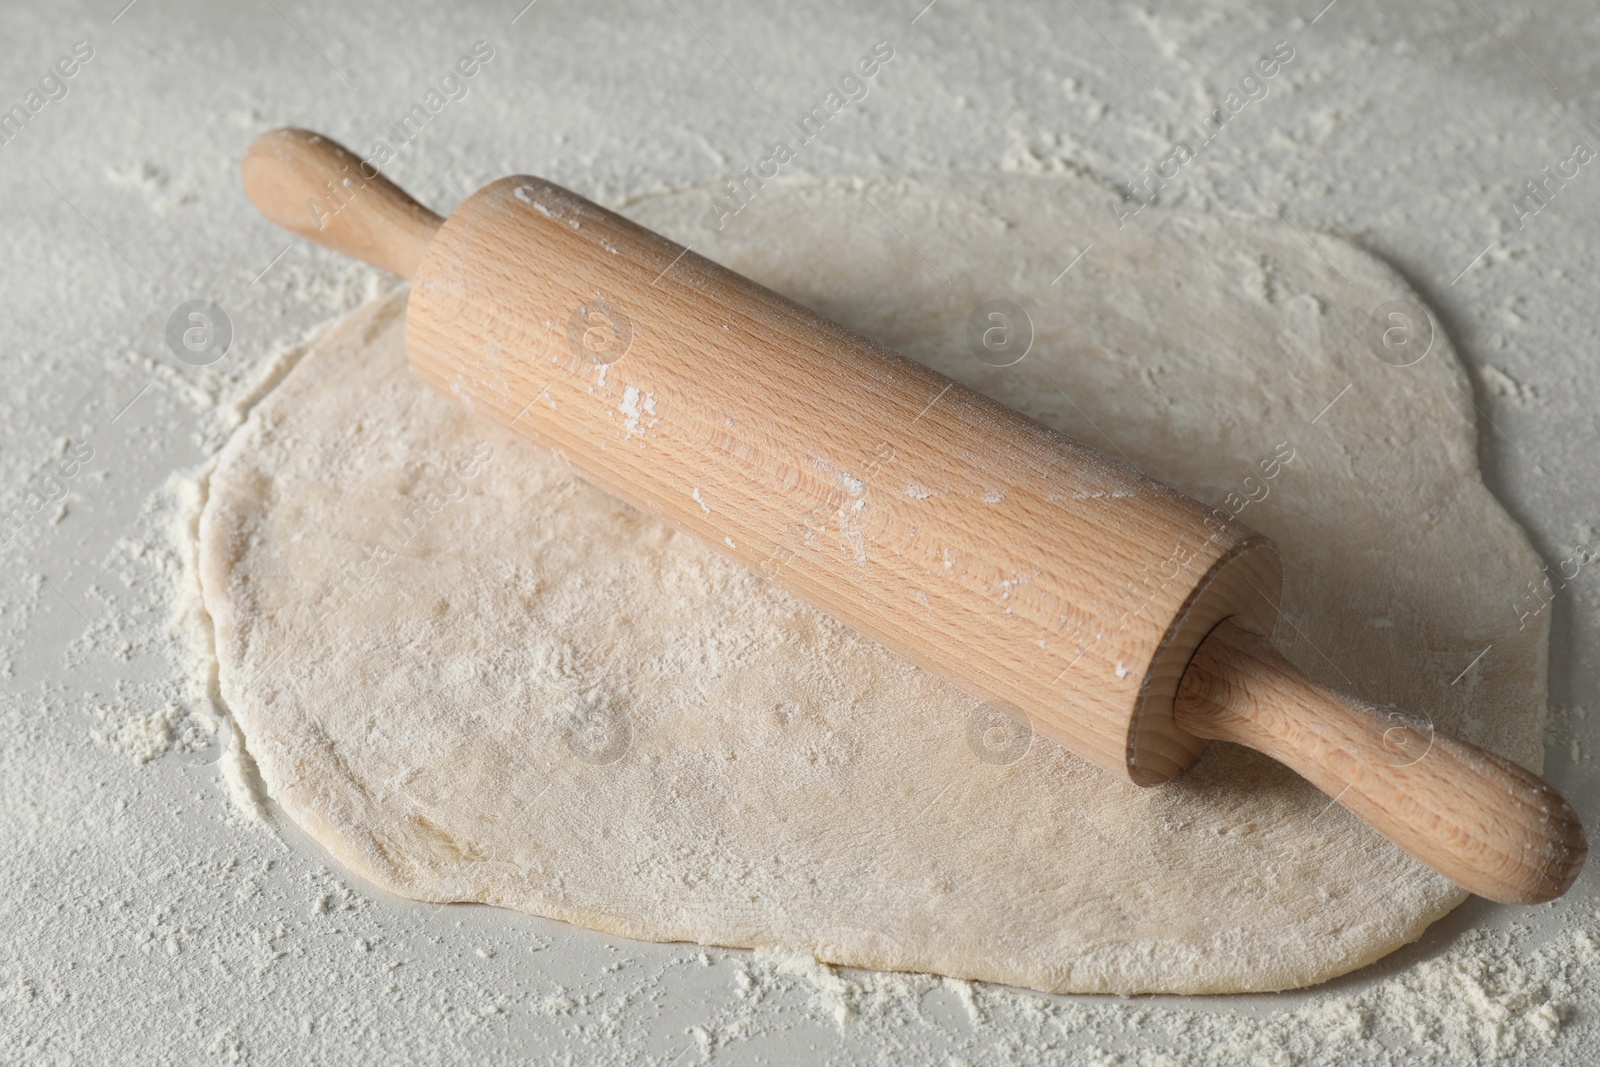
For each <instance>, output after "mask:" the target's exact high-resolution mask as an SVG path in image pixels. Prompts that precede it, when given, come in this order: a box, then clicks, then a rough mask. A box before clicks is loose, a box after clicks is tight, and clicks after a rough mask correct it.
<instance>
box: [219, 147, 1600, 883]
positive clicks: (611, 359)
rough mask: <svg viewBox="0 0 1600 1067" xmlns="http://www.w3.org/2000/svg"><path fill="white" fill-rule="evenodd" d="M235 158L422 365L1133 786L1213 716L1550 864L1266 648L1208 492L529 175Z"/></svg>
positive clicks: (1261, 581)
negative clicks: (355, 279) (1106, 451)
mask: <svg viewBox="0 0 1600 1067" xmlns="http://www.w3.org/2000/svg"><path fill="white" fill-rule="evenodd" d="M243 170H244V180H245V186H246V189H247V191H248V192H249V193H250V196H251V198H252V200H254V201H255V203H256V204H257V205H258V206H259V207H260V208H261V209H262V211H263V213H264V214H266V215H267V216H268V217H269V218H272V219H273V220H274V221H277V222H279V223H280V225H284V226H286V227H287V228H289V229H291V230H294V231H295V232H298V233H301V234H303V235H304V236H306V237H308V238H309V239H312V240H315V241H317V242H319V243H321V244H324V245H327V246H329V247H333V248H338V249H341V250H343V251H346V252H349V253H351V254H354V255H357V256H360V257H361V258H364V259H366V260H367V261H369V262H372V263H374V264H377V265H379V266H384V267H386V268H388V269H391V270H394V271H396V272H397V273H401V274H403V275H405V276H408V277H410V278H411V279H412V281H413V287H412V292H411V297H410V302H409V306H408V309H407V315H406V334H407V347H408V352H409V356H410V360H411V364H412V366H413V368H414V369H415V371H416V373H417V374H418V376H419V377H420V378H422V380H423V381H425V382H427V383H428V384H429V385H431V386H433V387H434V388H435V389H437V390H439V391H440V392H441V393H443V394H444V395H446V396H448V397H451V398H453V399H455V400H456V401H458V402H460V403H461V404H463V405H465V406H466V407H467V408H469V409H471V410H473V411H476V412H479V413H481V414H483V415H485V416H487V417H489V418H493V419H495V420H496V421H498V422H500V423H502V424H503V425H506V426H508V427H510V428H511V429H512V430H513V431H515V432H517V433H518V434H520V435H522V436H524V437H526V438H528V439H529V440H532V441H534V442H536V443H538V444H540V445H542V446H544V447H545V448H547V449H549V450H551V451H552V452H554V453H555V454H556V455H557V456H559V457H561V458H562V459H563V460H564V461H565V462H567V463H569V464H570V465H571V466H572V468H573V469H574V470H576V471H578V472H579V473H580V474H582V475H583V476H585V477H587V478H588V479H590V480H592V481H594V482H595V483H597V484H599V485H600V486H602V487H604V488H606V489H607V490H609V491H611V492H613V493H615V494H617V495H618V496H620V497H622V498H623V499H626V500H628V501H629V502H631V503H633V504H634V505H636V506H638V507H639V508H641V509H643V510H644V511H646V512H648V513H650V514H653V515H656V516H659V517H661V518H663V519H665V520H667V521H669V522H671V523H672V524H674V525H676V526H677V527H679V528H681V529H684V530H686V531H688V532H690V533H692V534H694V535H696V536H697V537H699V538H700V539H701V540H702V541H704V542H705V543H706V544H708V545H710V546H712V547H713V548H715V549H716V550H717V551H719V552H722V553H723V554H725V555H727V556H729V557H731V558H733V559H735V560H738V561H739V562H741V563H743V564H745V565H746V566H748V567H750V568H751V569H753V570H755V571H757V572H758V573H760V574H761V575H763V576H764V577H766V578H768V579H769V580H771V581H773V582H775V583H777V584H778V585H780V586H782V587H783V588H785V589H787V590H789V591H790V592H792V593H794V594H795V595H797V596H799V597H800V598H802V599H804V600H806V601H808V602H809V603H811V604H813V605H815V606H817V607H819V608H821V609H822V610H824V611H826V612H828V613H829V614H830V615H833V616H834V617H835V618H838V619H840V620H842V621H844V622H847V623H849V624H850V625H852V626H854V627H855V628H856V629H858V630H860V631H861V632H862V633H864V634H867V635H868V636H870V637H873V638H875V639H876V640H878V641H879V642H881V643H882V644H884V645H886V646H887V647H889V648H891V649H893V650H895V651H896V652H899V653H900V654H901V655H903V656H905V657H906V658H907V659H909V660H911V661H912V662H914V663H916V664H918V665H920V666H922V667H925V668H927V669H929V670H932V671H934V672H936V673H938V674H940V675H942V676H943V677H945V678H948V679H950V680H951V681H953V682H955V683H956V684H958V685H960V686H962V687H963V688H964V689H966V690H967V691H968V692H970V693H972V694H974V695H975V696H978V697H979V698H981V699H984V700H987V701H992V702H994V703H996V704H997V705H998V706H1000V707H1002V708H1004V709H1005V710H1007V711H1009V712H1011V713H1012V714H1017V715H1021V716H1025V717H1026V718H1027V719H1028V720H1029V721H1030V722H1031V724H1032V726H1033V728H1034V730H1035V731H1037V732H1038V733H1040V734H1042V735H1043V736H1045V737H1047V738H1049V739H1051V740H1054V741H1056V742H1058V743H1060V744H1062V745H1064V746H1066V747H1068V748H1070V749H1071V750H1073V751H1075V752H1077V753H1079V754H1080V755H1082V756H1084V757H1086V758H1088V759H1090V760H1092V761H1093V762H1095V763H1097V764H1098V765H1100V766H1101V767H1103V768H1105V769H1107V770H1109V771H1112V772H1113V773H1116V774H1118V775H1121V776H1123V777H1125V778H1127V779H1130V780H1132V781H1134V782H1136V783H1138V784H1140V785H1152V784H1155V783H1158V782H1162V781H1165V780H1167V779H1169V778H1171V777H1172V776H1173V775H1176V774H1178V773H1179V772H1181V771H1182V770H1183V769H1184V768H1186V767H1187V766H1188V765H1189V764H1190V763H1192V762H1193V761H1194V759H1195V758H1197V756H1198V755H1199V753H1200V751H1201V750H1202V749H1203V747H1204V746H1205V744H1206V743H1207V740H1208V739H1224V740H1232V741H1237V742H1240V743H1244V744H1249V745H1252V746H1253V747H1256V748H1260V749H1262V750H1263V751H1267V752H1269V754H1271V755H1273V756H1275V757H1276V758H1279V759H1281V760H1283V761H1284V762H1287V763H1289V764H1290V765H1291V766H1294V767H1295V768H1296V769H1297V770H1299V771H1300V772H1301V773H1302V774H1304V775H1306V776H1307V777H1308V778H1310V779H1311V780H1312V781H1314V782H1315V783H1316V784H1317V785H1318V786H1320V787H1321V788H1323V789H1325V790H1327V791H1328V792H1329V793H1330V794H1334V793H1339V794H1341V795H1343V794H1346V793H1348V794H1351V795H1350V796H1346V797H1345V800H1346V802H1347V804H1348V806H1350V807H1351V808H1352V810H1355V811H1357V812H1358V814H1360V815H1361V816H1362V817H1363V818H1365V819H1367V820H1368V821H1369V822H1371V823H1372V824H1373V825H1374V826H1376V827H1378V828H1379V829H1380V830H1381V831H1382V832H1384V833H1385V834H1387V835H1388V836H1389V837H1390V838H1391V839H1392V840H1395V841H1396V842H1397V843H1399V844H1400V845H1401V846H1402V847H1403V848H1406V849H1407V850H1408V851H1410V852H1411V853H1412V854H1413V855H1416V856H1418V857H1419V858H1421V859H1422V860H1423V861H1424V862H1427V863H1430V864H1432V865H1433V866H1434V867H1435V868H1437V869H1439V870H1441V871H1444V872H1445V873H1446V874H1448V875H1449V876H1450V877H1452V878H1455V879H1456V880H1457V881H1458V882H1460V883H1461V884H1463V885H1465V886H1467V887H1468V888H1470V889H1472V890H1473V891H1475V892H1480V893H1483V894H1484V895H1486V896H1491V897H1493V898H1494V899H1498V900H1515V901H1524V902H1527V901H1534V900H1546V899H1550V898H1551V897H1553V896H1557V895H1559V894H1560V893H1561V892H1563V891H1564V890H1565V889H1566V888H1567V886H1568V885H1570V884H1571V882H1572V880H1573V879H1574V878H1575V877H1576V876H1577V872H1578V870H1579V868H1580V867H1581V865H1582V862H1583V857H1584V852H1585V848H1584V841H1583V833H1582V827H1581V825H1579V823H1578V821H1577V818H1576V816H1575V815H1574V814H1573V813H1572V811H1571V808H1570V807H1568V806H1567V805H1566V802H1565V801H1564V800H1562V799H1561V797H1560V796H1559V795H1558V794H1556V793H1555V791H1554V790H1552V789H1550V787H1549V786H1548V785H1546V784H1545V783H1543V782H1542V781H1540V780H1539V779H1538V778H1536V777H1534V776H1533V775H1530V774H1528V773H1527V772H1525V771H1522V770H1521V769H1520V768H1517V767H1515V766H1514V765H1512V764H1509V763H1508V762H1507V761H1504V760H1501V759H1499V758H1498V757H1495V756H1492V755H1490V754H1488V753H1485V752H1482V751H1481V750H1479V749H1476V748H1474V747H1473V746H1470V745H1467V744H1466V743H1465V742H1460V741H1454V740H1448V741H1446V742H1444V743H1442V744H1439V745H1437V746H1436V747H1434V746H1430V751H1434V752H1436V755H1434V756H1431V757H1430V756H1428V755H1424V756H1423V757H1422V762H1427V761H1428V760H1429V759H1430V758H1431V759H1432V760H1433V762H1431V763H1428V765H1427V767H1426V768H1425V770H1422V771H1419V770H1417V769H1416V767H1418V766H1420V765H1421V764H1420V763H1416V762H1413V763H1406V762H1405V761H1403V760H1396V759H1392V758H1387V757H1386V755H1385V750H1384V745H1386V744H1388V743H1389V741H1390V740H1392V737H1393V733H1392V731H1390V730H1387V729H1386V723H1385V722H1384V720H1383V718H1382V715H1381V714H1380V713H1379V712H1377V711H1376V709H1371V708H1368V707H1366V706H1364V705H1360V704H1358V703H1357V702H1355V701H1353V700H1351V699H1349V698H1346V697H1342V696H1340V695H1338V694H1333V693H1329V692H1327V691H1323V690H1319V689H1317V688H1316V687H1314V686H1312V685H1311V683H1310V682H1308V681H1307V680H1306V679H1305V678H1304V677H1302V676H1301V675H1299V674H1298V672H1295V671H1294V670H1293V668H1292V667H1290V666H1289V665H1288V664H1287V662H1285V661H1283V660H1282V658H1281V657H1280V656H1277V654H1276V653H1275V652H1274V651H1272V650H1271V647H1270V644H1269V643H1268V642H1267V641H1266V637H1265V636H1264V635H1270V634H1271V632H1272V626H1273V622H1274V619H1275V615H1276V600H1277V595H1278V589H1279V583H1280V576H1279V563H1278V557H1277V553H1276V551H1275V549H1274V548H1273V546H1272V544H1271V542H1269V541H1268V540H1267V539H1266V538H1265V537H1263V536H1261V535H1260V534H1258V533H1256V532H1254V531H1252V530H1250V529H1249V528H1248V527H1245V526H1243V525H1241V524H1239V523H1237V522H1234V521H1233V520H1232V519H1231V518H1229V517H1228V516H1227V515H1225V514H1223V513H1221V512H1220V511H1218V510H1217V509H1214V508H1209V507H1207V506H1205V505H1204V504H1201V503H1200V502H1198V501H1195V500H1192V499H1190V498H1189V497H1187V496H1185V495H1184V494H1182V493H1179V492H1177V491H1176V490H1174V489H1171V488H1169V487H1167V486H1165V485H1162V484H1160V483H1158V482H1155V481H1153V480H1152V479H1149V478H1147V477H1145V476H1144V475H1142V474H1140V473H1139V472H1138V471H1136V470H1134V469H1133V468H1132V467H1130V466H1128V465H1126V464H1123V463H1119V462H1117V461H1115V460H1112V459H1110V458H1108V457H1106V456H1104V455H1102V454H1100V453H1098V452H1096V451H1094V450H1092V449H1089V448H1086V447H1085V446H1083V445H1080V444H1078V443H1077V442H1075V441H1073V440H1072V439H1071V438H1069V437H1066V436H1065V435H1063V434H1060V433H1058V432H1056V431H1054V430H1051V429H1049V428H1047V427H1045V426H1043V425H1041V424H1039V423H1037V422H1035V421H1033V420H1031V419H1029V418H1027V417H1025V416H1023V415H1021V414H1019V413H1017V412H1015V411H1013V410H1011V409H1009V408H1007V407H1005V406H1003V405H1001V404H999V403H997V402H995V401H993V400H991V399H989V398H988V397H986V396H984V395H982V394H980V393H977V392H975V391H973V390H971V389H968V388H966V387H965V386H962V385H960V384H958V383H956V382H954V381H951V380H950V379H948V378H946V377H944V376H943V375H940V374H938V373H936V372H934V371H932V370H929V369H927V368H925V367H923V366H921V365H920V364H917V363H915V362H913V361H911V360H909V359H907V358H905V357H903V356H900V355H898V354H896V353H894V352H891V351H889V350H888V349H885V348H883V347H882V346H880V345H878V344H875V343H874V342H872V341H870V340H868V339H867V338H865V337H862V336H860V335H858V334H856V333H853V332H851V331H849V330H847V329H845V328H844V327H841V326H839V325H838V324H836V323H833V322H831V321H829V320H827V319H825V318H823V317H822V316H820V315H817V314H816V313H814V312H812V311H810V310H808V309H807V308H805V307H803V306H801V305H799V304H797V303H795V302H793V301H791V300H788V299H786V298H784V297H782V296H780V295H778V294H776V293H774V292H772V291H770V290H768V289H765V288H763V287H762V286H760V285H757V284H756V283H754V282H752V281H750V280H749V279H747V278H744V277H742V276H740V275H738V274H735V273H733V272H732V271H729V270H727V269H725V268H723V267H721V266H719V265H717V264H716V263H713V262H711V261H710V260H707V259H705V258H704V257H702V256H699V255H696V254H695V253H694V252H693V251H691V250H689V249H687V248H684V247H682V246H680V245H677V244H675V243H673V242H672V241H669V240H667V239H666V238H664V237H661V236H659V235H657V234H655V233H652V232H651V231H649V230H646V229H644V228H643V227H640V226H638V225H636V224H635V223H633V222H630V221H629V220H627V219H625V218H623V217H621V216H620V215H617V214H615V213H613V212H611V211H608V210H606V209H605V208H602V207H600V206H598V205H596V204H594V203H591V202H590V201H588V200H586V199H584V198H582V197H580V196H578V195H577V194H575V193H572V192H570V191H568V190H566V189H563V188H561V187H559V186H556V185H552V184H550V183H548V182H545V181H542V180H540V179H538V178H531V177H511V178H504V179H501V180H499V181H497V182H494V183H492V184H490V185H489V186H487V187H485V188H484V189H482V190H480V191H479V192H477V193H476V194H474V195H473V196H471V197H469V198H468V199H467V201H466V202H465V203H463V204H462V205H461V206H460V207H459V208H457V210H456V211H455V212H454V213H453V214H452V215H451V216H450V218H449V219H448V220H446V221H444V222H443V223H442V224H441V223H440V221H439V219H438V218H437V216H434V215H433V214H432V213H431V212H429V211H427V209H426V208H423V207H422V206H421V205H419V204H417V203H416V202H415V201H414V200H412V199H411V198H410V197H408V196H406V195H405V194H404V193H403V192H402V191H400V190H399V189H398V188H397V187H395V186H393V185H392V184H390V183H388V182H387V180H385V179H383V178H382V176H381V175H378V174H377V172H376V170H374V169H372V168H370V167H369V166H368V165H366V164H363V163H362V162H361V161H360V160H358V159H357V158H356V157H354V156H353V155H351V154H350V153H348V152H347V151H345V150H344V149H342V148H340V147H339V146H338V145H336V144H334V143H333V142H331V141H327V140H326V139H323V138H320V137H318V136H316V135H315V134H311V133H308V132H306V131H303V130H276V131H273V132H271V133H268V134H265V135H263V136H262V137H261V138H259V139H258V140H257V141H256V143H255V144H254V145H252V146H251V149H250V151H249V152H248V153H247V155H246V157H245V161H244V166H243ZM1186 671H1187V672H1188V673H1187V676H1186ZM1180 683H1181V685H1182V690H1181V692H1180ZM1389 755H1391V756H1392V753H1389Z"/></svg>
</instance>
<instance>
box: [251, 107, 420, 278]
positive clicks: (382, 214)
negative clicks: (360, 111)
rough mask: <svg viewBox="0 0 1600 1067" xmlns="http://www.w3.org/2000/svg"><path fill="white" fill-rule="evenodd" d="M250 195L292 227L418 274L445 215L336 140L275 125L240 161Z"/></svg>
mask: <svg viewBox="0 0 1600 1067" xmlns="http://www.w3.org/2000/svg"><path fill="white" fill-rule="evenodd" d="M239 170H240V177H241V178H242V179H243V181H244V191H245V195H247V196H249V197H250V200H251V202H252V203H253V204H255V206H256V207H257V208H258V209H259V210H260V211H261V213H262V214H263V215H265V216H266V217H267V218H269V219H271V220H272V221H273V222H275V223H277V224H278V225H279V226H282V227H283V228H284V229H286V230H288V231H290V232H291V233H296V234H299V235H300V236H301V237H304V238H306V239H307V240H308V241H315V242H316V243H317V244H319V245H322V246H323V247H325V248H331V249H333V250H334V251H336V252H343V253H344V254H345V255H348V256H354V257H355V258H357V259H361V260H364V261H366V262H367V263H370V264H372V265H373V266H374V267H382V268H383V269H384V270H387V271H392V272H393V273H395V274H398V275H400V276H401V277H402V278H410V277H412V276H413V275H415V274H416V271H417V265H418V264H419V263H421V262H422V256H423V253H424V252H426V251H427V249H428V244H429V242H431V241H432V240H433V235H434V233H435V232H436V231H437V230H438V229H439V227H440V225H442V224H443V222H444V220H443V219H441V218H440V217H439V216H438V215H435V214H434V213H433V212H431V211H429V210H428V209H427V208H425V207H423V206H422V205H421V204H419V203H417V202H416V201H415V200H413V199H411V197H410V196H409V195H407V193H406V191H405V190H404V189H401V188H400V187H399V186H398V185H395V184H394V183H393V182H391V181H390V180H389V179H388V178H385V177H384V176H383V175H382V174H380V173H379V172H378V168H377V167H375V166H373V165H372V164H370V163H368V162H366V161H364V160H362V159H361V157H359V156H357V155H356V154H355V153H354V152H352V151H350V150H349V149H348V148H345V147H344V146H343V145H341V144H339V143H338V142H337V141H333V140H330V139H329V138H326V137H323V136H322V135H320V134H316V133H312V132H311V131H310V130H299V129H293V128H291V127H284V128H282V129H277V130H268V131H267V132H266V133H264V134H262V135H261V136H260V137H257V138H256V139H255V140H254V141H252V142H251V143H250V147H249V148H248V149H246V150H245V154H244V160H243V162H242V163H241V164H240V168H239Z"/></svg>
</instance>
